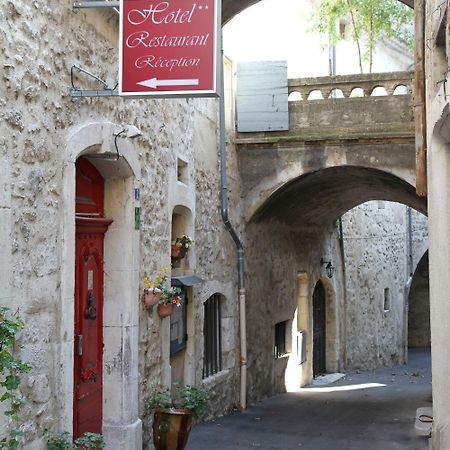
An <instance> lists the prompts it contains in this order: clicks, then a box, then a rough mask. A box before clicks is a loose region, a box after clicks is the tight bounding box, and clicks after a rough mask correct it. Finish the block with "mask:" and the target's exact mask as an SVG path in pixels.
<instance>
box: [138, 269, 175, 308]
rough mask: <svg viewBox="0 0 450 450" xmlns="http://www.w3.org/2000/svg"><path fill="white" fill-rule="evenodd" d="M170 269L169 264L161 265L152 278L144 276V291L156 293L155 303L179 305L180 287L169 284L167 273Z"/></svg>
mask: <svg viewBox="0 0 450 450" xmlns="http://www.w3.org/2000/svg"><path fill="white" fill-rule="evenodd" d="M169 270H170V265H169V266H166V267H162V268H161V269H160V270H159V271H158V272H157V273H156V275H155V276H154V277H153V278H148V277H145V278H144V284H145V289H144V293H149V292H150V293H153V294H158V296H157V297H156V300H155V303H156V302H157V303H159V304H160V305H169V304H172V305H176V306H180V305H181V297H180V294H181V289H180V288H179V287H173V286H171V285H170V281H169V280H168V278H167V274H168V272H169Z"/></svg>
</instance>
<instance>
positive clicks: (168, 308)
mask: <svg viewBox="0 0 450 450" xmlns="http://www.w3.org/2000/svg"><path fill="white" fill-rule="evenodd" d="M172 313H173V304H172V303H166V304H164V305H163V304H159V305H158V314H159V317H161V319H164V317H168V316H170V315H171V314H172Z"/></svg>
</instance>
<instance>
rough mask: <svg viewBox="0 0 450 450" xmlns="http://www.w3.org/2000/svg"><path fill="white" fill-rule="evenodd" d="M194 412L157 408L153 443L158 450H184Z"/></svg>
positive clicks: (154, 419)
mask: <svg viewBox="0 0 450 450" xmlns="http://www.w3.org/2000/svg"><path fill="white" fill-rule="evenodd" d="M192 417H193V414H192V411H190V410H189V409H181V408H156V410H155V413H154V416H153V443H154V444H155V448H156V449H157V450H182V449H184V448H185V447H186V444H187V441H188V437H189V433H190V431H191V428H192Z"/></svg>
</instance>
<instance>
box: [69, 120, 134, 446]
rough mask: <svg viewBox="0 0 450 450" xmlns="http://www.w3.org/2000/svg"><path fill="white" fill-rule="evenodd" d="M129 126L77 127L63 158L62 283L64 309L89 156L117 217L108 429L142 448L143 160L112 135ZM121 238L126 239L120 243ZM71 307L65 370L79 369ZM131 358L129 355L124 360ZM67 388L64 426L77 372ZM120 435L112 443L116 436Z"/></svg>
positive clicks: (111, 237)
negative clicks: (78, 187) (79, 182)
mask: <svg viewBox="0 0 450 450" xmlns="http://www.w3.org/2000/svg"><path fill="white" fill-rule="evenodd" d="M122 129H123V127H121V126H120V125H116V124H114V123H111V122H95V123H89V124H85V125H82V126H80V127H77V128H76V129H74V130H72V133H71V134H70V135H69V137H68V140H67V146H66V148H65V154H64V155H63V158H64V160H65V164H64V174H63V179H64V186H63V198H64V199H65V201H64V204H63V210H64V220H63V224H62V231H61V235H62V237H63V245H62V257H61V264H62V268H61V289H62V304H63V310H64V311H71V310H73V308H74V272H75V260H74V254H75V161H76V160H77V158H78V157H80V156H84V157H85V158H86V159H87V160H89V161H90V162H91V163H92V164H93V165H94V166H95V167H96V169H97V170H98V171H99V172H100V174H101V175H102V177H103V178H104V180H105V192H104V209H105V215H106V216H107V217H111V218H112V219H113V220H114V222H113V224H112V225H111V227H110V229H109V230H108V231H107V233H106V235H105V244H104V272H105V277H104V310H103V311H104V322H103V325H104V326H103V339H104V359H103V370H104V378H103V393H104V395H103V397H104V404H103V406H104V416H103V424H102V431H103V435H104V437H105V441H106V444H107V446H114V447H120V448H129V449H130V450H138V449H140V448H141V447H142V443H141V442H142V424H141V420H140V419H139V415H138V401H137V397H138V354H137V353H138V345H137V344H138V311H139V303H138V302H137V301H136V299H137V298H138V296H139V267H138V265H137V264H138V261H139V256H138V255H139V250H138V249H139V231H138V230H137V229H136V226H135V209H134V208H135V205H136V203H135V202H136V200H135V198H136V197H135V196H133V195H134V194H133V193H134V192H135V188H138V179H139V174H140V165H139V162H138V160H137V158H136V156H135V153H134V152H133V148H132V146H131V145H130V143H129V142H128V141H126V140H123V141H121V146H120V158H118V157H117V151H116V148H115V144H114V136H115V134H116V133H118V132H119V131H121V130H122ZM118 243H120V245H118ZM73 330H74V322H73V315H70V314H63V315H62V317H61V324H60V334H61V342H63V345H62V347H61V355H60V359H61V361H62V370H63V372H64V373H71V372H73V351H74V347H73V340H72V338H71V336H73ZM125 358H126V361H125ZM60 383H61V386H60V389H61V391H62V392H64V393H65V402H64V405H62V407H61V409H62V414H61V422H62V423H61V428H62V429H64V430H67V431H70V430H71V429H72V405H73V401H72V400H71V399H73V379H72V378H71V377H70V376H64V377H61V382H60ZM113 443H114V444H113Z"/></svg>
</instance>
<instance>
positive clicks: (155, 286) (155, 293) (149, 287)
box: [142, 266, 170, 312]
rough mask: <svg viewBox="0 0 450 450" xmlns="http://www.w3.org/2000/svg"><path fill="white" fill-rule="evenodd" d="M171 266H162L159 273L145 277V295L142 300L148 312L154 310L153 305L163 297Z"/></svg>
mask: <svg viewBox="0 0 450 450" xmlns="http://www.w3.org/2000/svg"><path fill="white" fill-rule="evenodd" d="M169 270H170V266H166V267H163V268H161V269H160V270H159V271H158V273H157V274H156V275H155V276H154V277H153V279H152V278H148V277H145V278H144V284H145V288H144V295H143V298H142V302H143V303H144V306H145V308H146V309H147V311H148V312H152V310H153V306H155V305H157V304H158V303H159V301H160V299H161V295H162V293H163V290H164V285H165V283H166V282H167V273H168V272H169Z"/></svg>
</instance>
